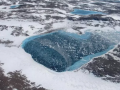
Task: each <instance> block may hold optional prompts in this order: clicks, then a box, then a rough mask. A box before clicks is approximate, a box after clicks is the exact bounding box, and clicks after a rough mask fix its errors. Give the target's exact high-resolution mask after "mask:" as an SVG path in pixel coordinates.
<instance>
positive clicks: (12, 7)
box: [10, 5, 20, 9]
mask: <svg viewBox="0 0 120 90" xmlns="http://www.w3.org/2000/svg"><path fill="white" fill-rule="evenodd" d="M19 6H20V5H13V6H10V8H11V9H14V8H17V7H19Z"/></svg>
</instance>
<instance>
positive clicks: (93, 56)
mask: <svg viewBox="0 0 120 90" xmlns="http://www.w3.org/2000/svg"><path fill="white" fill-rule="evenodd" d="M113 48H114V45H113V46H110V47H109V48H108V49H106V50H104V51H102V52H99V53H95V54H92V55H88V56H85V57H83V58H82V59H80V60H79V61H78V62H76V63H74V64H73V65H72V66H70V67H68V68H67V69H66V71H72V70H75V69H78V68H80V67H81V66H82V65H84V64H86V63H88V62H89V61H90V60H92V59H93V58H95V57H98V56H101V55H103V54H105V53H107V52H108V51H110V50H111V49H113Z"/></svg>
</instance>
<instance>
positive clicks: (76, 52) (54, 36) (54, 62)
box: [22, 31, 112, 72]
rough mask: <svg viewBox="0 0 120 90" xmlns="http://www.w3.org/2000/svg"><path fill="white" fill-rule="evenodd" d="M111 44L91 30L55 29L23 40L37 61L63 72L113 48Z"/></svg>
mask: <svg viewBox="0 0 120 90" xmlns="http://www.w3.org/2000/svg"><path fill="white" fill-rule="evenodd" d="M96 41H97V42H96ZM111 45H112V43H111V42H110V41H109V40H107V39H105V38H104V37H101V36H100V35H97V34H93V33H90V32H86V33H85V34H82V35H79V34H75V33H68V32H65V31H55V32H52V33H47V34H43V35H37V36H32V37H30V38H27V39H26V40H24V41H23V44H22V48H23V49H24V50H25V51H26V52H27V53H29V54H31V56H32V58H33V59H34V60H35V61H36V62H38V63H40V64H42V65H44V66H46V67H47V68H49V69H51V70H54V71H57V72H62V71H66V70H68V71H71V70H75V69H77V68H79V67H81V66H82V65H83V64H86V63H87V62H89V61H90V60H91V59H92V58H93V57H96V56H99V55H102V54H104V53H106V52H107V51H109V50H110V49H112V47H111Z"/></svg>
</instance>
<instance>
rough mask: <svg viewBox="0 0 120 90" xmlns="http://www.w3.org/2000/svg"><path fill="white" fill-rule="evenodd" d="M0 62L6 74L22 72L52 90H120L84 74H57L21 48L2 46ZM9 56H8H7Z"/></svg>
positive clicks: (119, 87) (119, 86)
mask: <svg viewBox="0 0 120 90" xmlns="http://www.w3.org/2000/svg"><path fill="white" fill-rule="evenodd" d="M0 50H1V51H2V52H0V56H1V57H0V60H1V62H2V63H5V64H4V65H3V68H4V69H5V72H6V73H7V72H8V71H14V70H22V73H23V74H25V75H26V76H27V77H28V79H30V80H31V81H35V82H36V83H37V84H42V86H43V87H46V88H48V89H50V90H61V89H62V90H120V84H116V83H112V82H107V81H104V80H101V79H100V78H97V77H95V76H94V75H92V74H91V75H90V74H88V73H83V72H82V71H70V72H68V71H67V72H62V73H57V72H54V71H51V70H49V69H47V68H46V67H44V66H42V65H40V64H38V63H37V62H35V61H34V60H33V59H32V58H31V56H30V55H29V54H27V53H25V52H24V50H23V49H22V48H21V47H20V48H17V47H14V48H6V47H3V46H0ZM6 55H7V56H6Z"/></svg>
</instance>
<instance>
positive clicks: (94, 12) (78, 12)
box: [72, 9, 104, 15]
mask: <svg viewBox="0 0 120 90" xmlns="http://www.w3.org/2000/svg"><path fill="white" fill-rule="evenodd" d="M72 14H77V15H92V14H104V13H102V12H97V11H88V10H82V9H74V11H73V12H72Z"/></svg>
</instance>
